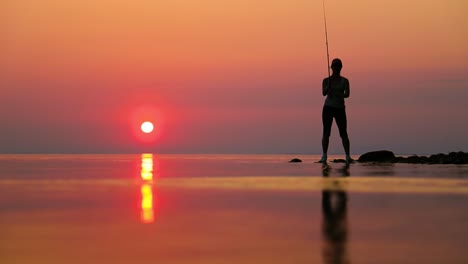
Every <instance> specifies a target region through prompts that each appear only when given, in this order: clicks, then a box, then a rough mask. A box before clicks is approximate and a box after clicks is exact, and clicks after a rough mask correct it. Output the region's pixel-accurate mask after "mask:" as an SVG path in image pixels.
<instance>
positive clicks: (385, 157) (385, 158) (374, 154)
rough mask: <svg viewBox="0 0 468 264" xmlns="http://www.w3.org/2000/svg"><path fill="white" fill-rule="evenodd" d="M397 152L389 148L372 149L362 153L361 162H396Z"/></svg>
mask: <svg viewBox="0 0 468 264" xmlns="http://www.w3.org/2000/svg"><path fill="white" fill-rule="evenodd" d="M395 159H396V157H395V154H393V152H391V151H388V150H379V151H371V152H367V153H365V154H362V155H361V156H360V157H359V159H358V161H359V162H395Z"/></svg>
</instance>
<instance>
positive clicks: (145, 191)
mask: <svg viewBox="0 0 468 264" xmlns="http://www.w3.org/2000/svg"><path fill="white" fill-rule="evenodd" d="M153 162H154V160H153V154H142V155H141V172H140V175H141V179H142V180H143V183H142V184H141V187H140V192H141V203H140V206H141V212H140V221H141V222H142V223H145V224H149V223H153V222H154V196H153V173H157V170H156V171H155V170H154V163H153ZM156 175H157V174H156Z"/></svg>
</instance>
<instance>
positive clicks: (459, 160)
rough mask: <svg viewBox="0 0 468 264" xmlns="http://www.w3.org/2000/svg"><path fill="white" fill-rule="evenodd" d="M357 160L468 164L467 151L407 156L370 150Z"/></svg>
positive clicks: (386, 151)
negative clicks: (396, 155) (427, 155)
mask: <svg viewBox="0 0 468 264" xmlns="http://www.w3.org/2000/svg"><path fill="white" fill-rule="evenodd" d="M359 162H392V163H410V164H468V153H466V152H462V151H459V152H450V153H449V154H448V155H447V154H443V153H439V154H434V155H431V156H429V157H426V156H418V155H413V156H409V157H407V158H405V157H395V155H394V154H393V152H391V151H388V150H380V151H372V152H368V153H365V154H363V155H361V157H359Z"/></svg>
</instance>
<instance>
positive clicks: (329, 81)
mask: <svg viewBox="0 0 468 264" xmlns="http://www.w3.org/2000/svg"><path fill="white" fill-rule="evenodd" d="M322 4H323V21H324V24H325V44H326V46H327V70H328V89H330V88H331V86H330V84H331V80H330V79H331V78H330V53H329V52H328V30H327V17H326V14H325V0H322Z"/></svg>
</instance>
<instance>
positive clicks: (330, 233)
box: [322, 166, 350, 264]
mask: <svg viewBox="0 0 468 264" xmlns="http://www.w3.org/2000/svg"><path fill="white" fill-rule="evenodd" d="M345 168H348V167H347V166H345ZM345 171H347V170H346V169H343V172H342V173H343V176H344V177H346V176H349V173H345ZM324 177H328V172H327V173H324ZM347 202H348V197H347V194H346V192H345V191H344V190H343V189H341V190H325V189H324V190H323V191H322V214H323V223H322V233H323V242H324V243H323V244H324V246H323V259H324V263H326V264H332V263H333V264H347V263H350V261H349V259H348V254H347V242H348V221H347Z"/></svg>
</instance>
